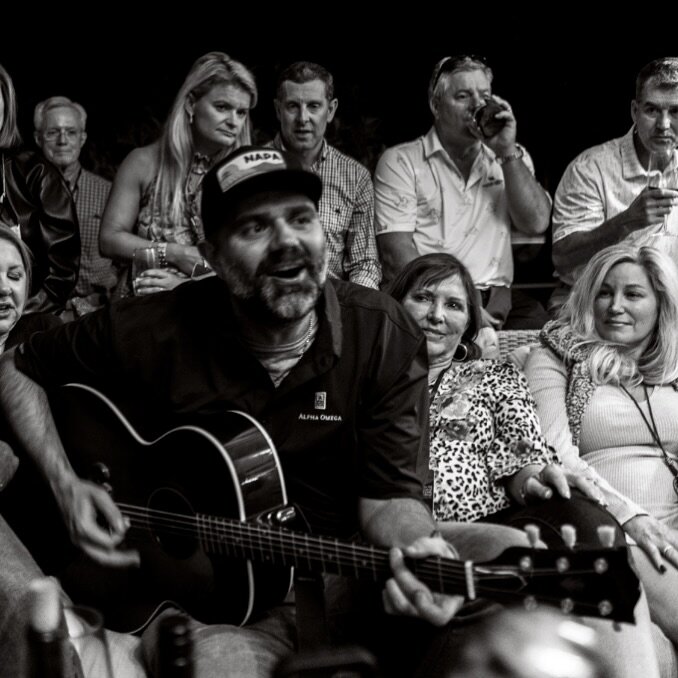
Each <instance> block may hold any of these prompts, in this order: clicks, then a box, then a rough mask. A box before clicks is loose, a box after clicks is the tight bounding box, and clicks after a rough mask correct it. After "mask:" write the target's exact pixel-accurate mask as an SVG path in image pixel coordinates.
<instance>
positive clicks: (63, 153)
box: [33, 96, 117, 319]
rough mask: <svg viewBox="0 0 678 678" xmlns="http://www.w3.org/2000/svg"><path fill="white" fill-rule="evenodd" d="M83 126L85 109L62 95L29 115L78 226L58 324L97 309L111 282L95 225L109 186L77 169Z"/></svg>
mask: <svg viewBox="0 0 678 678" xmlns="http://www.w3.org/2000/svg"><path fill="white" fill-rule="evenodd" d="M86 123H87V113H86V112H85V109H84V108H83V107H82V106H81V105H80V104H78V103H75V102H73V101H71V100H70V99H67V98H66V97H62V96H55V97H50V98H49V99H46V100H45V101H42V102H40V103H39V104H38V105H37V106H36V107H35V112H34V115H33V125H34V127H35V132H34V138H35V142H36V144H37V145H38V146H39V147H40V149H41V150H42V152H43V154H44V155H45V157H46V158H47V159H48V160H49V161H50V162H52V164H54V165H56V167H57V169H58V170H59V171H60V172H61V174H62V176H63V178H64V179H65V181H66V183H67V184H68V187H69V188H70V190H71V193H72V194H73V199H74V201H75V208H76V212H77V214H78V221H79V223H80V242H81V253H80V274H79V276H78V284H77V285H76V288H75V290H74V292H73V294H72V295H71V297H70V299H69V300H68V303H67V306H66V311H65V312H64V316H63V317H64V319H72V318H73V317H77V316H80V315H83V314H84V313H87V312H89V311H92V310H94V309H96V308H99V307H100V306H103V305H104V304H105V303H106V302H107V300H108V298H109V292H110V290H111V289H112V288H113V287H114V286H115V283H116V280H117V274H116V271H115V268H114V266H113V262H112V261H111V260H110V259H107V258H104V257H102V256H101V254H100V253H99V224H100V223H101V215H102V213H103V211H104V207H105V206H106V201H107V200H108V193H109V191H110V189H111V182H110V181H108V180H107V179H104V178H103V177H100V176H99V175H97V174H94V173H93V172H89V171H88V170H86V169H84V168H83V167H82V165H81V164H80V151H81V150H82V147H83V146H84V144H85V141H86V140H87V132H86V131H85V126H86Z"/></svg>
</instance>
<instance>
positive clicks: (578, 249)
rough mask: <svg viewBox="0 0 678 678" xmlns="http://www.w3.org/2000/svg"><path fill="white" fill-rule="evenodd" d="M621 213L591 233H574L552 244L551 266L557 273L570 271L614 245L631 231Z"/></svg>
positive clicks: (623, 214)
mask: <svg viewBox="0 0 678 678" xmlns="http://www.w3.org/2000/svg"><path fill="white" fill-rule="evenodd" d="M627 226H628V224H627V220H626V219H625V213H624V212H622V213H621V214H618V215H617V216H615V217H612V218H611V219H608V220H607V221H604V222H603V223H602V224H600V226H598V227H596V228H594V229H593V230H591V231H576V232H575V233H571V234H570V235H568V236H566V237H565V238H563V239H562V240H558V241H556V242H554V243H553V249H552V257H553V265H554V266H555V268H556V270H557V271H571V270H572V269H574V268H577V267H578V266H583V265H584V264H586V263H588V261H589V259H591V257H592V256H593V255H594V254H596V253H597V252H600V250H602V249H604V248H605V247H608V246H609V245H616V244H617V243H619V242H621V241H622V240H624V238H626V236H627V235H628V234H629V233H630V232H631V230H633V229H629V228H627Z"/></svg>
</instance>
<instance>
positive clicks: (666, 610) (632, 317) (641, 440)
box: [526, 244, 678, 643]
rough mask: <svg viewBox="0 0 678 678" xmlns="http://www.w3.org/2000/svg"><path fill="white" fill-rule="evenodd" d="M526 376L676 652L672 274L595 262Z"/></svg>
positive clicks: (677, 449) (677, 387)
mask: <svg viewBox="0 0 678 678" xmlns="http://www.w3.org/2000/svg"><path fill="white" fill-rule="evenodd" d="M540 338H541V342H542V344H543V347H542V348H538V349H535V350H533V351H532V352H531V353H530V357H529V359H528V361H527V364H526V373H527V377H528V380H529V384H530V389H531V391H532V393H533V395H534V398H535V400H536V403H537V410H538V413H539V417H540V420H541V424H542V428H543V432H544V436H545V437H546V440H547V441H548V442H549V443H550V444H551V445H553V446H554V447H555V448H556V449H557V450H558V452H559V454H560V456H561V458H562V460H563V463H564V465H565V467H566V468H569V469H571V470H579V471H583V472H584V473H586V474H587V475H588V477H589V478H590V479H591V480H593V481H594V482H595V483H596V484H597V485H598V487H599V488H600V489H601V490H602V492H603V494H604V495H605V496H606V499H607V501H608V510H609V511H610V512H611V513H612V514H613V515H614V516H615V517H616V518H617V520H618V522H619V523H621V525H622V528H623V529H624V531H625V533H626V535H627V540H628V541H629V542H630V543H631V544H632V553H633V557H634V561H635V563H636V566H637V569H638V573H639V576H640V579H641V581H642V583H643V584H644V587H645V589H646V591H647V595H648V601H649V603H650V611H651V613H652V618H653V620H654V621H655V622H656V623H657V624H658V625H659V626H660V628H661V629H662V630H663V631H664V633H665V634H666V635H667V636H668V637H669V638H670V639H671V640H672V641H673V642H674V643H676V642H678V456H677V455H678V417H677V416H676V412H678V270H676V266H675V263H674V262H673V261H672V260H671V259H670V258H669V257H668V256H667V255H666V254H664V253H663V252H661V251H659V250H658V249H655V248H653V247H647V246H644V247H633V246H629V245H623V244H620V245H614V246H612V247H608V248H606V249H604V250H601V251H600V252H599V253H598V254H596V255H595V256H594V257H593V258H592V259H591V261H590V262H589V264H588V265H587V267H586V269H585V270H584V272H583V274H582V275H581V277H580V278H579V279H578V280H577V282H576V284H575V285H574V287H573V288H572V292H571V294H570V297H569V299H568V301H567V302H566V304H565V306H564V307H563V308H562V310H561V312H560V315H559V317H558V319H556V320H554V321H551V322H549V323H548V324H547V325H546V326H545V327H544V329H543V330H542V332H541V335H540Z"/></svg>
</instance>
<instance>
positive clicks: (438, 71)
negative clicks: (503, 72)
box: [428, 54, 489, 94]
mask: <svg viewBox="0 0 678 678" xmlns="http://www.w3.org/2000/svg"><path fill="white" fill-rule="evenodd" d="M469 62H471V63H473V62H475V63H480V64H482V65H483V66H486V67H487V68H489V64H488V63H487V59H486V58H485V57H484V56H480V55H479V54H458V55H457V56H448V57H445V58H443V59H441V60H440V61H439V62H438V63H437V64H436V66H435V68H434V69H433V75H432V76H431V83H430V85H429V88H428V91H429V94H433V92H434V90H435V88H436V85H437V84H438V80H440V77H441V76H442V75H444V74H445V73H451V72H452V71H455V70H457V69H458V68H459V67H460V66H463V65H465V64H467V63H469Z"/></svg>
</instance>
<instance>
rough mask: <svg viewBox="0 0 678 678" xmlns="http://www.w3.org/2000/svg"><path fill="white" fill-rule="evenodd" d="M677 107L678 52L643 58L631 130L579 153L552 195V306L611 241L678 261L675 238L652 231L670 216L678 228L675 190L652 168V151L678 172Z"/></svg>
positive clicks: (661, 165)
mask: <svg viewBox="0 0 678 678" xmlns="http://www.w3.org/2000/svg"><path fill="white" fill-rule="evenodd" d="M676 110H678V57H665V58H662V59H657V60H655V61H652V62H650V63H648V64H646V65H645V66H643V68H642V69H641V70H640V72H639V73H638V76H637V78H636V93H635V99H633V101H631V118H632V120H633V126H632V127H631V129H630V130H629V131H628V132H627V133H626V134H625V135H624V136H623V137H619V138H617V139H612V140H610V141H606V142H605V143H603V144H600V145H598V146H594V147H593V148H589V149H587V150H585V151H584V152H583V153H580V154H579V155H578V156H577V157H576V158H575V159H574V160H573V161H572V162H571V163H570V164H569V166H568V167H567V169H566V170H565V173H564V174H563V177H562V179H561V180H560V183H559V185H558V188H557V189H556V193H555V197H554V202H553V264H554V267H555V269H556V272H557V274H558V276H559V277H560V283H561V285H560V287H558V288H556V290H555V291H554V292H553V294H552V296H551V300H550V301H549V310H551V311H552V312H553V313H555V312H556V311H557V310H558V308H559V307H560V306H562V304H563V303H564V301H565V299H566V298H567V295H568V293H569V291H570V288H571V286H572V284H573V283H574V281H575V280H576V279H577V278H578V277H579V275H580V274H581V272H582V270H583V268H584V267H585V266H586V264H587V263H588V261H589V260H590V259H591V257H592V256H593V255H594V254H595V253H596V252H599V251H600V250H602V249H604V248H605V247H608V246H609V245H613V244H615V243H618V242H625V243H628V244H633V245H636V246H640V245H652V246H654V247H662V248H663V247H667V248H668V250H669V251H671V254H672V258H673V259H674V261H676V260H677V259H676V257H678V249H676V248H675V242H676V238H671V237H669V238H656V237H653V236H654V235H655V234H657V233H658V231H659V230H660V228H661V226H662V224H663V222H664V220H665V219H668V223H667V228H668V231H669V233H671V234H672V235H674V236H675V235H678V210H673V209H672V208H673V206H674V205H675V204H676V202H677V200H676V193H675V191H671V190H668V189H666V188H660V187H659V186H662V185H665V182H664V179H663V178H660V177H651V176H650V175H649V173H648V169H650V168H649V162H650V157H651V156H653V158H654V159H655V160H656V161H657V162H658V164H657V166H656V167H655V170H656V171H657V173H659V174H663V176H664V178H666V177H669V176H670V174H671V173H675V172H676V171H678V167H677V166H676V164H677V158H676V153H675V150H674V149H675V147H676V144H678V116H677V115H676ZM674 187H678V186H674Z"/></svg>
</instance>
